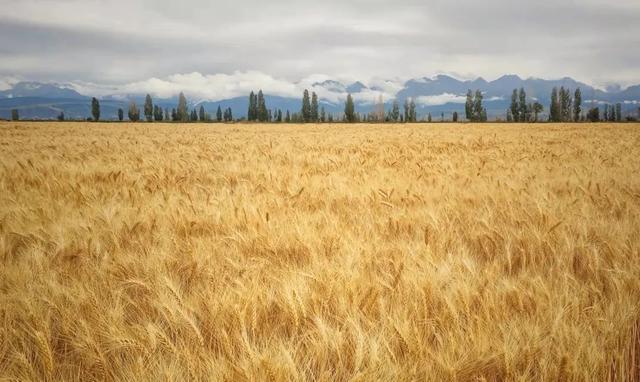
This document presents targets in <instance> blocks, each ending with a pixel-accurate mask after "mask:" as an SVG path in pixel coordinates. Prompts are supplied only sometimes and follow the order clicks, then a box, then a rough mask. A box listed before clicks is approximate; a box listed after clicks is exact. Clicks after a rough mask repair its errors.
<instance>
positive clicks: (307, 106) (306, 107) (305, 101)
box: [300, 89, 311, 122]
mask: <svg viewBox="0 0 640 382" xmlns="http://www.w3.org/2000/svg"><path fill="white" fill-rule="evenodd" d="M300 114H302V120H303V122H309V121H311V100H310V98H309V91H308V90H307V89H304V93H303V94H302V109H301V110H300Z"/></svg>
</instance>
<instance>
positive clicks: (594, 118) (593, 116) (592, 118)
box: [587, 107, 600, 122]
mask: <svg viewBox="0 0 640 382" xmlns="http://www.w3.org/2000/svg"><path fill="white" fill-rule="evenodd" d="M587 120H588V121H589V122H600V108H599V107H592V108H591V109H589V111H588V112H587Z"/></svg>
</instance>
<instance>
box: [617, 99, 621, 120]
mask: <svg viewBox="0 0 640 382" xmlns="http://www.w3.org/2000/svg"><path fill="white" fill-rule="evenodd" d="M616 122H622V104H621V103H617V104H616Z"/></svg>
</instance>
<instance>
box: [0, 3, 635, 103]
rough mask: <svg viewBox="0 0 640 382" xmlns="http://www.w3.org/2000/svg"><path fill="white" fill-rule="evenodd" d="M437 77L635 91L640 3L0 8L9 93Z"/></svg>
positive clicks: (0, 48)
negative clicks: (35, 88) (46, 86)
mask: <svg viewBox="0 0 640 382" xmlns="http://www.w3.org/2000/svg"><path fill="white" fill-rule="evenodd" d="M438 73H443V74H450V75H453V76H455V77H458V78H465V79H466V78H474V77H476V76H482V77H484V78H485V79H487V80H491V79H495V78H497V77H499V76H501V75H502V74H507V73H514V74H518V75H520V76H521V77H529V76H534V77H541V78H547V79H553V78H560V77H564V76H570V77H573V78H575V79H577V80H580V81H584V82H587V83H590V84H594V85H598V86H603V85H606V84H610V83H620V84H622V85H623V86H624V85H630V84H636V83H640V0H616V1H606V0H581V1H569V0H537V1H514V0H485V1H477V0H462V1H451V0H435V1H434V0H431V1H427V0H415V1H413V0H396V1H390V0H389V1H378V0H369V1H364V0H355V1H354V0H341V1H340V0H317V1H313V2H310V1H303V0H271V1H265V0H243V1H206V0H180V1H176V0H170V1H169V0H109V1H107V0H18V1H16V0H11V1H9V0H0V78H2V80H0V86H2V84H3V82H4V83H5V85H6V83H10V82H11V81H15V79H27V80H38V81H56V82H75V83H80V84H84V85H83V86H87V87H92V88H95V89H100V88H101V87H105V86H106V88H105V89H108V87H109V86H118V87H119V88H122V87H130V86H134V85H135V86H147V87H148V88H149V89H152V90H153V91H154V92H156V93H161V92H163V91H165V92H168V93H169V92H173V91H174V89H177V88H179V87H184V86H186V85H185V84H188V83H189V81H192V82H198V81H208V82H209V85H217V86H222V87H226V88H234V86H236V87H246V86H253V84H252V82H257V83H256V86H262V84H263V83H264V84H267V85H268V84H275V83H277V84H278V86H285V87H286V86H287V84H290V83H291V82H297V81H301V80H302V81H311V79H322V78H336V79H340V80H343V81H348V80H354V79H360V80H363V81H364V82H375V81H378V82H380V81H381V80H382V79H395V80H398V79H408V78H411V77H422V76H432V75H434V74H438ZM180 81H183V82H180ZM184 81H186V83H185V82H184ZM242 81H244V83H242ZM247 83H249V85H247ZM194 86H196V85H194ZM390 86H391V85H390ZM225 91H226V92H232V91H230V90H229V89H226V90H225V89H223V90H219V92H221V94H220V96H222V95H223V94H222V93H224V92H225ZM105 92H107V90H105Z"/></svg>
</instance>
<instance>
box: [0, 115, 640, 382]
mask: <svg viewBox="0 0 640 382" xmlns="http://www.w3.org/2000/svg"><path fill="white" fill-rule="evenodd" d="M639 157H640V125H638V124H625V125H613V124H597V125H549V124H540V125H506V124H482V125H462V124H459V125H452V124H439V125H430V124H426V125H425V124H417V125H384V126H382V125H323V126H314V125H304V126H301V125H282V126H274V125H217V124H216V125H192V124H189V125H176V124H167V125H163V124H144V123H140V124H135V125H133V124H99V125H93V124H89V123H15V122H6V123H1V124H0V161H1V166H0V264H1V266H0V380H2V379H8V380H13V379H22V380H92V379H98V380H198V379H201V380H321V381H346V380H354V381H355V380H361V381H369V380H407V381H408V380H433V381H441V380H459V381H466V380H489V381H491V380H597V381H603V380H615V381H640V368H639V362H640V315H639V313H640V176H639V175H638V174H640V160H639V159H638V158H639Z"/></svg>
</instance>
